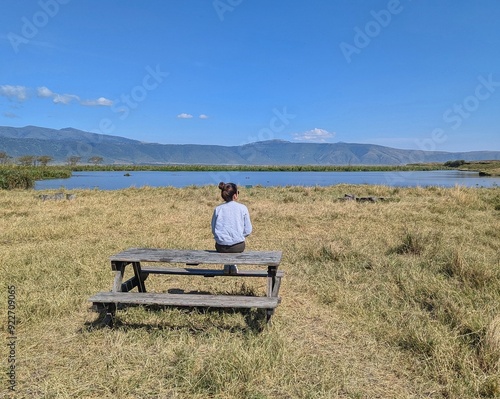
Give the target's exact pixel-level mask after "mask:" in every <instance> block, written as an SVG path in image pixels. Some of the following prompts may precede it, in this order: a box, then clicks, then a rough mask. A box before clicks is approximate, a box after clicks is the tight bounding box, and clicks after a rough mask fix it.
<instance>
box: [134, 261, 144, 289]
mask: <svg viewBox="0 0 500 399" xmlns="http://www.w3.org/2000/svg"><path fill="white" fill-rule="evenodd" d="M132 267H133V268H134V275H135V278H136V279H137V289H138V290H139V292H146V285H145V284H144V280H145V279H143V278H142V272H141V263H140V262H133V263H132Z"/></svg>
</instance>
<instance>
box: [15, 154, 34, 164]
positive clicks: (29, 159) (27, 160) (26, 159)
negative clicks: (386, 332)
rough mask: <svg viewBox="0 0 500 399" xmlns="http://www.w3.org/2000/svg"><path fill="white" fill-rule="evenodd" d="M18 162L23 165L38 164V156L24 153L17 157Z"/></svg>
mask: <svg viewBox="0 0 500 399" xmlns="http://www.w3.org/2000/svg"><path fill="white" fill-rule="evenodd" d="M17 162H19V164H20V165H22V166H32V165H35V164H36V157H35V156H34V155H23V156H20V157H19V158H17Z"/></svg>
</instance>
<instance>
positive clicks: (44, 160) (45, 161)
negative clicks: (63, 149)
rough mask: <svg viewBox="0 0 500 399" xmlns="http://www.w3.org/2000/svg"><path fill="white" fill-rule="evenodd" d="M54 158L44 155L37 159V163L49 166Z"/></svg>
mask: <svg viewBox="0 0 500 399" xmlns="http://www.w3.org/2000/svg"><path fill="white" fill-rule="evenodd" d="M53 159H54V158H52V157H49V156H48V155H42V156H41V157H38V158H37V161H38V162H40V165H42V166H47V164H48V163H49V162H52V161H53Z"/></svg>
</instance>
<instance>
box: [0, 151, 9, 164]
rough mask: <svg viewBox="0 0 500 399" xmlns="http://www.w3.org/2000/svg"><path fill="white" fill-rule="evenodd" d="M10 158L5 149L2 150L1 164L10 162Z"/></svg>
mask: <svg viewBox="0 0 500 399" xmlns="http://www.w3.org/2000/svg"><path fill="white" fill-rule="evenodd" d="M10 158H11V157H9V156H8V155H7V153H6V152H5V151H0V165H5V164H8V163H9V162H10Z"/></svg>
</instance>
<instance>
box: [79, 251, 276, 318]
mask: <svg viewBox="0 0 500 399" xmlns="http://www.w3.org/2000/svg"><path fill="white" fill-rule="evenodd" d="M281 256H282V253H281V251H247V252H241V253H220V252H216V251H213V250H179V249H155V248H130V249H127V250H125V251H123V252H120V253H118V254H116V255H113V256H111V257H110V261H111V269H112V270H113V271H114V272H115V279H114V282H113V288H112V291H110V292H100V293H97V294H96V295H94V296H93V297H91V298H89V301H91V302H92V303H93V304H94V306H95V307H96V308H97V309H98V310H99V311H101V312H103V311H104V312H105V313H106V317H105V319H104V320H105V323H107V324H110V325H112V321H113V319H114V317H115V313H116V309H117V306H118V304H139V305H163V306H187V307H214V308H259V309H266V320H267V321H269V320H270V318H271V316H272V315H273V313H274V310H275V309H276V307H277V306H278V304H279V303H280V301H281V298H280V297H279V296H278V294H279V289H280V284H281V278H282V277H283V271H281V270H278V267H279V264H280V262H281ZM157 264H169V265H170V264H177V266H175V267H164V266H158V265H157ZM178 264H183V265H185V267H180V266H178ZM129 265H131V266H132V269H133V271H134V275H133V277H131V278H130V279H128V280H126V281H123V276H124V274H125V269H126V267H127V266H129ZM200 265H222V266H223V265H237V266H238V271H237V272H236V273H231V274H227V272H226V271H225V269H223V268H221V267H219V268H210V269H208V268H205V267H200ZM247 266H253V268H247ZM255 267H257V268H258V269H255ZM263 267H265V269H262V268H263ZM259 268H260V269H259ZM150 274H166V275H184V276H203V277H217V276H226V277H243V278H247V277H252V278H253V277H263V278H266V279H267V287H266V296H248V295H203V294H184V293H183V294H177V293H176V294H172V293H148V292H147V291H146V284H145V281H146V279H147V278H148V276H149V275H150ZM135 288H137V291H132V290H134V289H135Z"/></svg>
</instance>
